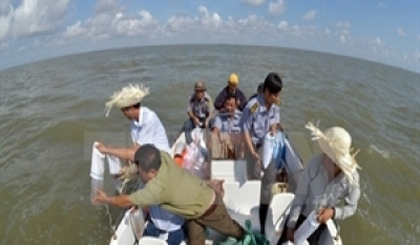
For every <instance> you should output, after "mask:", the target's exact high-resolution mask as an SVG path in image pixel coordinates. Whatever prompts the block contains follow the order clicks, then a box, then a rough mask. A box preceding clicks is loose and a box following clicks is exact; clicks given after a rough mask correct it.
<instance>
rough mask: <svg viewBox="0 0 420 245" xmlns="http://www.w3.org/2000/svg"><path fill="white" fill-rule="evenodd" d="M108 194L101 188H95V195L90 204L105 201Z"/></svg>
mask: <svg viewBox="0 0 420 245" xmlns="http://www.w3.org/2000/svg"><path fill="white" fill-rule="evenodd" d="M107 201H108V196H107V195H106V194H105V192H103V191H102V190H99V189H96V196H95V197H94V198H93V199H92V204H94V205H97V204H100V203H106V202H107Z"/></svg>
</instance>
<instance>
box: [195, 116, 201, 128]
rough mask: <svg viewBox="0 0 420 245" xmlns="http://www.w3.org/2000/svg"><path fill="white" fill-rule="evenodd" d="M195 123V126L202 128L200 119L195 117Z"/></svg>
mask: <svg viewBox="0 0 420 245" xmlns="http://www.w3.org/2000/svg"><path fill="white" fill-rule="evenodd" d="M193 122H194V125H195V126H200V120H198V117H193Z"/></svg>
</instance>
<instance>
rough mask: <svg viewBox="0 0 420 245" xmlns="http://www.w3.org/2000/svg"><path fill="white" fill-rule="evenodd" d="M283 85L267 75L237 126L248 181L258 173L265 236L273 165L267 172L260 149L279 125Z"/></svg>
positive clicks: (273, 76) (256, 177) (278, 79)
mask: <svg viewBox="0 0 420 245" xmlns="http://www.w3.org/2000/svg"><path fill="white" fill-rule="evenodd" d="M282 87H283V82H282V80H281V78H280V76H279V75H278V74H276V73H269V74H268V75H267V77H266V78H265V80H264V85H263V93H262V94H260V95H258V96H257V97H256V98H254V99H251V100H250V101H249V102H248V104H247V105H246V106H245V109H244V110H243V113H242V116H241V120H240V124H241V129H242V131H243V137H244V141H245V148H246V149H247V150H246V151H245V152H246V153H247V154H246V155H247V156H246V159H247V162H248V175H249V178H251V179H260V178H261V171H263V177H262V179H261V192H260V193H261V197H260V202H261V203H260V227H261V232H262V233H264V232H265V230H264V224H265V219H266V215H267V211H268V204H269V203H270V199H271V195H270V190H271V186H272V184H273V183H274V181H275V169H274V164H273V162H271V163H270V164H269V165H268V167H267V168H266V169H264V168H263V167H262V166H261V156H260V153H259V151H260V149H261V146H262V144H263V141H264V137H265V135H266V134H267V133H268V132H269V131H270V128H275V127H276V125H278V124H280V107H279V106H278V105H277V104H278V103H279V96H280V92H281V89H282Z"/></svg>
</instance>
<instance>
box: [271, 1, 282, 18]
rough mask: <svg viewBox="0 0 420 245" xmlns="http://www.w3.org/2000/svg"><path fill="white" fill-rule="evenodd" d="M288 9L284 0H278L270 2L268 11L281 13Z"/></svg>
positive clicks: (273, 13) (276, 13) (275, 13)
mask: <svg viewBox="0 0 420 245" xmlns="http://www.w3.org/2000/svg"><path fill="white" fill-rule="evenodd" d="M285 9H286V4H285V3H284V0H277V2H270V3H269V5H268V12H270V14H272V15H280V14H282V13H283V12H284V10H285Z"/></svg>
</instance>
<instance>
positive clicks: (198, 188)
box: [92, 144, 244, 245]
mask: <svg viewBox="0 0 420 245" xmlns="http://www.w3.org/2000/svg"><path fill="white" fill-rule="evenodd" d="M134 158H135V163H136V165H137V166H138V169H139V176H140V178H141V179H142V180H143V181H144V182H145V183H146V186H145V187H144V188H143V189H142V190H138V191H136V192H135V193H133V194H131V195H121V196H115V197H110V196H107V195H106V194H105V193H104V192H102V191H100V190H98V191H97V194H96V197H95V198H94V199H93V201H92V202H93V203H94V204H97V203H108V204H112V205H117V206H122V207H126V206H130V205H138V206H140V207H144V206H149V205H160V206H161V207H162V208H163V209H165V210H167V211H169V212H171V213H175V214H177V215H180V216H183V217H184V218H185V219H186V220H187V222H188V244H193V245H194V244H199V245H203V244H205V239H206V234H205V227H206V226H208V227H210V228H211V229H214V230H215V231H218V232H220V233H221V234H224V235H227V236H232V237H235V238H237V239H241V238H242V237H243V235H244V230H243V228H242V227H241V226H240V225H239V224H238V223H237V222H236V221H234V220H232V219H231V218H230V216H229V214H228V212H227V209H226V207H225V205H224V203H223V200H222V197H221V196H220V195H219V194H217V193H216V192H215V191H214V190H213V189H212V188H210V187H209V186H208V185H207V184H206V183H205V182H203V181H202V180H201V179H199V178H198V177H196V176H194V175H192V174H191V173H189V172H188V171H187V170H185V169H183V168H181V167H179V166H178V165H176V163H174V162H173V160H172V158H171V157H170V156H169V154H167V153H166V152H164V151H159V150H158V149H157V148H156V147H154V146H153V145H149V144H148V145H144V146H142V147H140V148H139V149H138V150H137V152H136V154H135V157H134Z"/></svg>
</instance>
